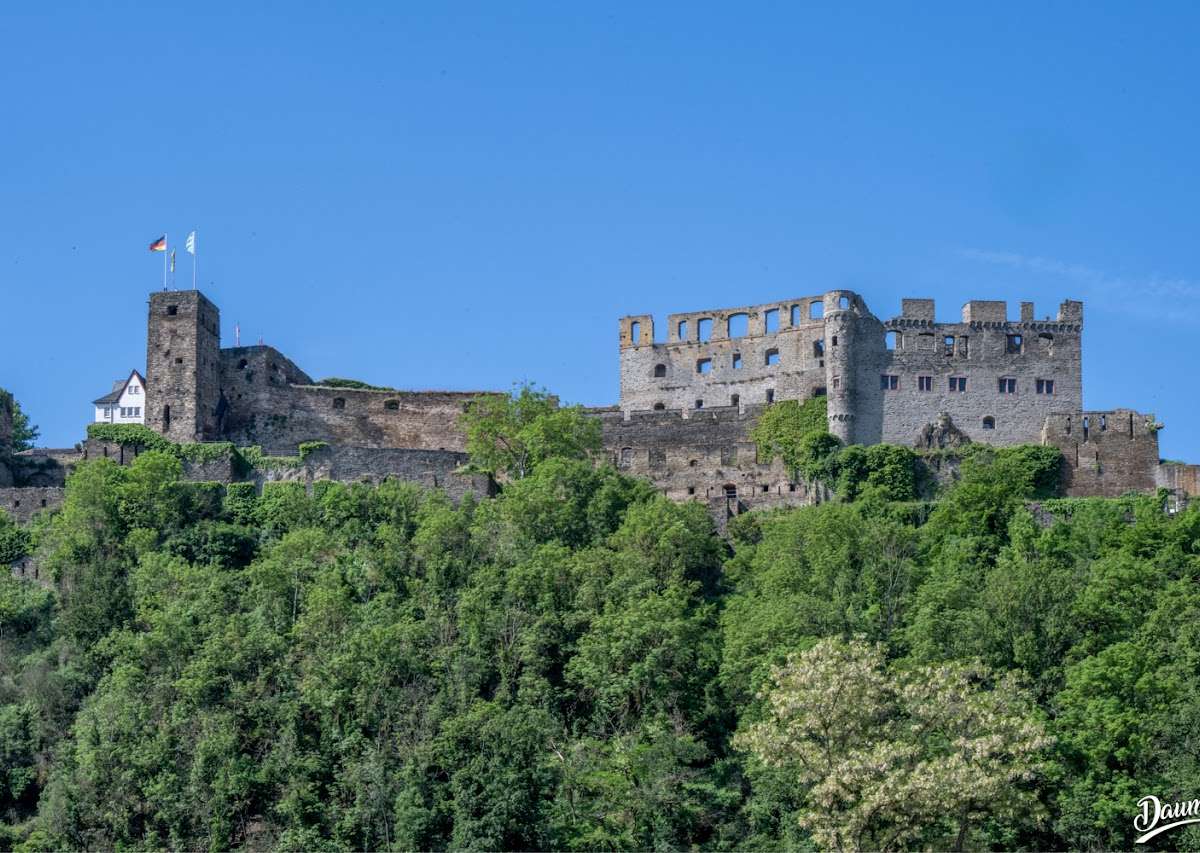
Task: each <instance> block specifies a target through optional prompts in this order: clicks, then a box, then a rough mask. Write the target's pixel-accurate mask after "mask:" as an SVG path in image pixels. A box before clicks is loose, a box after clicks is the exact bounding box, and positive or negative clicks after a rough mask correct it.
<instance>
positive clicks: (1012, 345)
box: [1004, 335, 1021, 355]
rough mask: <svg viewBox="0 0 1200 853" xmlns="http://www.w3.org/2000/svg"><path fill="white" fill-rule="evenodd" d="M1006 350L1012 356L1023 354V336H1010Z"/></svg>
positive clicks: (1006, 339)
mask: <svg viewBox="0 0 1200 853" xmlns="http://www.w3.org/2000/svg"><path fill="white" fill-rule="evenodd" d="M1004 349H1005V352H1007V353H1009V354H1010V355H1011V354H1018V353H1020V352H1021V336H1020V335H1008V336H1007V337H1006V338H1005V346H1004Z"/></svg>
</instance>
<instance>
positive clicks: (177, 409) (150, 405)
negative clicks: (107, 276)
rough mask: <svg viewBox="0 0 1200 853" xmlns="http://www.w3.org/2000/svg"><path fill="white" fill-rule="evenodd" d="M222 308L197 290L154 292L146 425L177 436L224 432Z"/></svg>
mask: <svg viewBox="0 0 1200 853" xmlns="http://www.w3.org/2000/svg"><path fill="white" fill-rule="evenodd" d="M220 351H221V312H220V311H219V310H218V309H217V306H216V305H214V304H213V303H212V302H210V301H209V300H208V299H207V298H206V297H205V296H204V294H202V293H200V291H198V290H167V291H161V292H158V293H152V294H150V315H149V319H148V322H147V328H146V425H147V426H148V427H150V428H151V429H153V430H155V431H157V432H159V433H161V434H162V435H164V436H166V437H167V438H169V439H171V440H172V441H176V442H181V443H183V442H192V441H213V440H216V439H217V438H219V437H220V418H221V414H222V413H221V411H220V408H221V387H220V379H219V375H220V374H219V371H220Z"/></svg>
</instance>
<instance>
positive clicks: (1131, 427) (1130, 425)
mask: <svg viewBox="0 0 1200 853" xmlns="http://www.w3.org/2000/svg"><path fill="white" fill-rule="evenodd" d="M1129 437H1130V438H1133V415H1132V414H1130V415H1129Z"/></svg>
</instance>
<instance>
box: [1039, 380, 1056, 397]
mask: <svg viewBox="0 0 1200 853" xmlns="http://www.w3.org/2000/svg"><path fill="white" fill-rule="evenodd" d="M1037 392H1038V393H1039V394H1053V393H1054V380H1053V379H1039V380H1038V381H1037Z"/></svg>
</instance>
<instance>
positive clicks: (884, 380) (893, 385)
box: [879, 373, 900, 391]
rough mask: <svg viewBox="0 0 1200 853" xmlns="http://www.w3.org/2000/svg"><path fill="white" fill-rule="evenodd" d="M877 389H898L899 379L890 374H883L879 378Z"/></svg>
mask: <svg viewBox="0 0 1200 853" xmlns="http://www.w3.org/2000/svg"><path fill="white" fill-rule="evenodd" d="M879 387H880V389H881V390H883V391H895V390H896V389H897V388H899V387H900V377H899V376H896V375H894V374H891V373H884V374H882V375H881V376H880V377H879Z"/></svg>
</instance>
